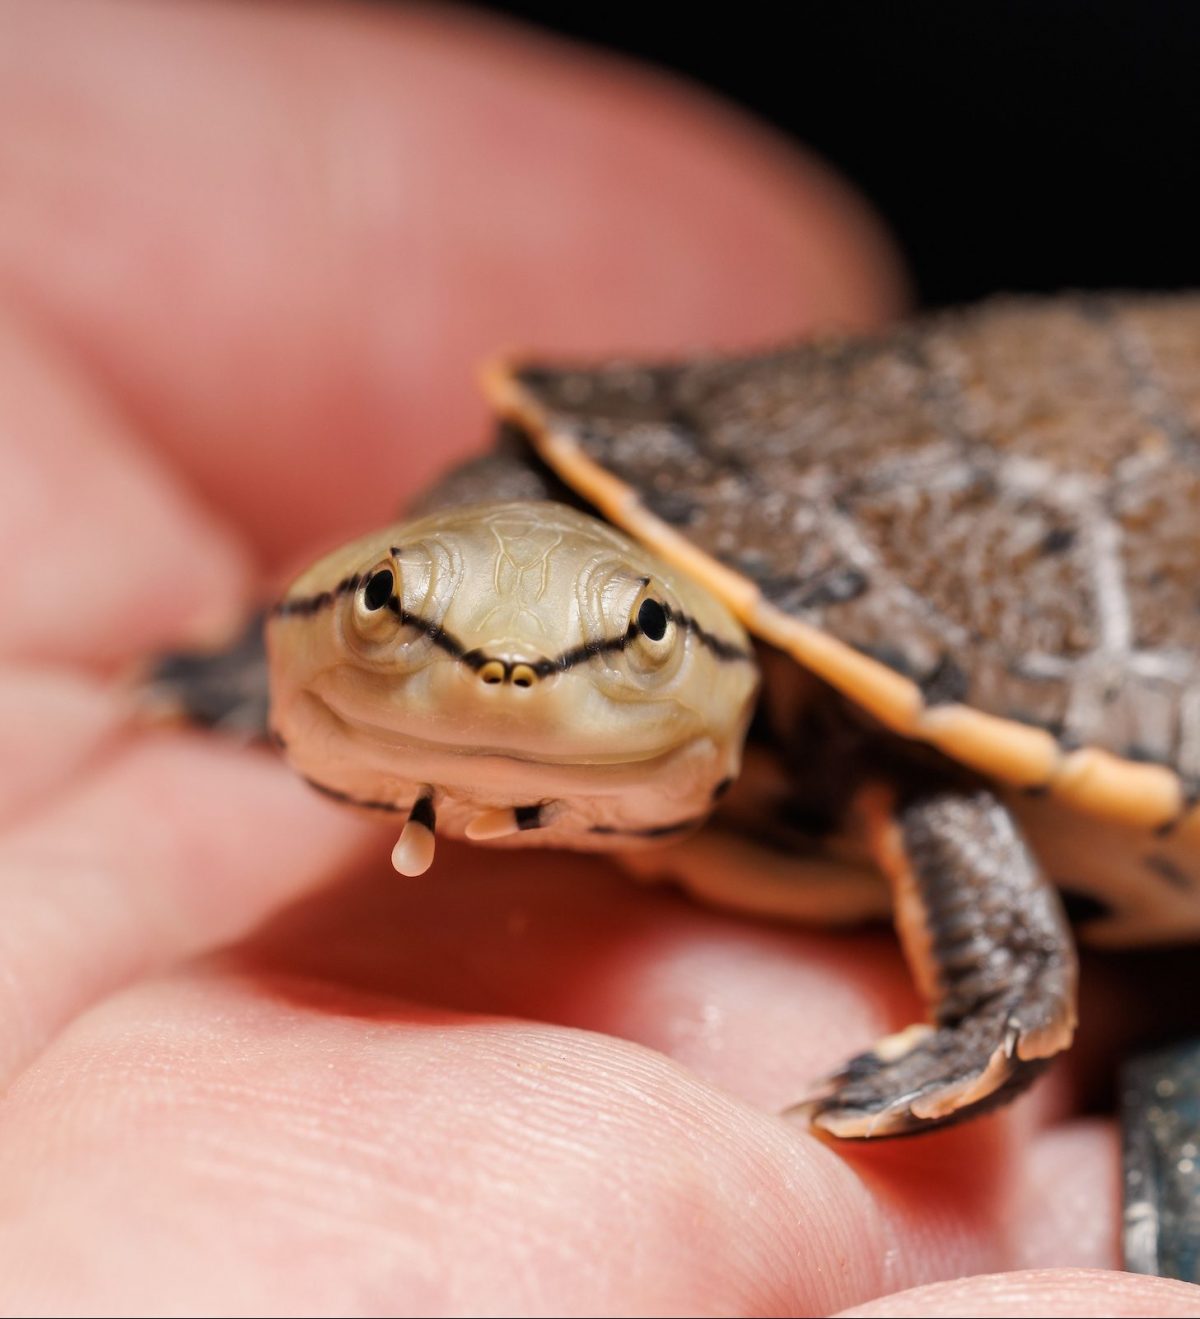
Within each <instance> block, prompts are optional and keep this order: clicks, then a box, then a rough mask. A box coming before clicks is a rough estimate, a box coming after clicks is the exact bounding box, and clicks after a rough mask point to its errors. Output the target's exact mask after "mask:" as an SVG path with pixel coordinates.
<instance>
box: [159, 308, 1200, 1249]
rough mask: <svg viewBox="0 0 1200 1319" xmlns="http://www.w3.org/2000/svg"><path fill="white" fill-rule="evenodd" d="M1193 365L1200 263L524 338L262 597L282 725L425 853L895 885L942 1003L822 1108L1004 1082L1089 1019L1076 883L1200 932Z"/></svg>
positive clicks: (289, 741)
mask: <svg viewBox="0 0 1200 1319" xmlns="http://www.w3.org/2000/svg"><path fill="white" fill-rule="evenodd" d="M1197 381H1200V298H1197V297H1195V296H1194V295H1184V296H1175V297H1169V296H1159V297H1132V296H1120V297H1106V296H1098V295H1097V296H1088V297H1075V298H1062V299H1053V300H1033V299H1007V300H1005V299H1000V300H996V301H994V302H990V303H986V304H984V305H983V306H981V307H977V308H968V309H965V310H961V311H954V312H947V313H941V314H938V315H935V316H932V317H929V318H927V319H925V320H923V321H920V322H917V323H914V324H912V325H908V326H902V327H900V328H898V329H896V330H894V331H892V332H890V333H888V334H885V335H881V336H878V337H876V338H868V339H830V340H828V341H824V342H818V343H808V344H800V345H798V346H796V347H793V348H787V349H783V350H780V351H778V352H774V353H767V354H761V355H757V356H752V357H746V358H741V359H711V360H697V361H691V362H682V363H675V364H662V365H653V364H652V365H640V364H628V363H610V364H604V365H600V366H585V367H572V366H565V367H560V366H553V367H543V366H537V365H529V364H501V365H499V366H496V367H494V368H493V369H491V370H490V371H489V372H488V373H487V374H486V377H485V387H486V389H487V392H488V395H489V397H490V400H491V402H492V404H493V406H494V407H495V409H496V411H497V412H498V413H499V414H500V416H501V418H502V419H503V424H502V426H501V430H500V438H499V441H498V443H497V445H496V448H495V450H494V451H493V452H492V453H491V454H489V455H487V456H485V457H483V458H480V459H478V460H476V461H475V462H473V463H470V464H468V465H466V466H465V467H463V468H461V469H459V470H458V471H456V472H453V473H451V474H450V475H448V476H447V477H446V478H444V479H443V481H442V482H441V483H440V484H439V485H438V486H437V487H436V488H435V489H434V490H432V491H431V492H430V493H429V494H428V495H427V496H426V497H425V498H424V499H423V501H422V503H421V506H420V509H419V516H418V517H417V518H416V520H415V521H414V522H411V523H407V524H402V525H400V526H398V527H395V528H390V529H388V530H386V531H384V532H382V533H379V534H378V535H376V536H373V537H368V538H365V539H364V540H362V541H358V542H355V544H353V545H351V546H349V547H347V548H346V549H345V550H343V551H339V552H338V553H337V554H334V555H332V556H330V557H329V558H327V559H325V560H323V561H322V562H321V563H320V564H318V565H316V566H315V567H314V568H313V569H311V570H310V571H309V572H308V573H306V574H305V575H304V576H303V577H302V578H301V579H299V580H298V581H297V582H296V583H294V584H293V585H292V586H291V588H289V590H288V592H287V594H286V596H285V597H284V599H283V600H282V601H281V602H280V603H279V604H278V605H277V606H276V607H275V609H274V610H273V612H272V616H271V618H270V621H269V624H268V633H269V641H270V649H271V657H272V658H271V664H272V686H273V694H272V709H273V715H272V719H273V721H274V726H275V729H276V732H277V734H278V735H279V737H280V739H281V740H282V741H283V742H285V743H286V750H287V754H288V755H289V756H290V757H291V758H292V760H293V762H294V763H295V764H296V765H297V767H298V768H299V769H300V770H301V772H302V773H304V774H305V775H306V777H308V778H310V779H311V780H312V781H313V782H315V783H317V784H319V785H321V786H322V787H324V788H325V790H326V791H331V792H332V793H333V794H334V795H336V796H338V797H340V798H342V799H346V800H350V801H352V802H354V803H355V804H357V805H360V806H366V807H369V808H372V809H381V810H400V811H403V812H404V813H405V814H406V816H407V818H408V821H409V822H408V824H407V826H406V828H405V831H404V837H403V839H402V841H401V844H400V845H399V849H398V853H397V860H398V864H399V865H400V866H401V868H402V869H408V870H414V869H418V868H420V867H421V866H422V865H423V864H424V863H425V862H426V861H427V860H428V859H429V856H430V852H431V840H432V826H433V823H434V816H435V815H436V826H437V829H438V831H439V832H445V831H449V832H456V833H458V834H460V835H462V836H474V837H475V838H476V840H479V841H488V842H495V843H499V844H500V845H525V844H544V843H554V844H558V845H564V846H572V847H580V846H583V847H597V846H605V847H608V846H612V847H616V848H618V849H620V850H623V851H628V854H629V859H630V860H631V862H632V863H633V864H634V865H635V867H636V868H637V869H638V870H639V871H641V873H642V874H643V875H647V874H652V875H657V876H661V877H665V878H672V879H677V880H680V881H682V882H683V883H684V884H685V885H687V886H689V887H690V888H692V889H693V890H694V891H695V892H697V893H698V894H701V895H703V896H704V897H705V898H707V899H712V900H716V901H718V902H720V903H722V904H723V905H726V906H731V907H741V908H744V909H747V910H750V911H754V912H756V913H759V914H768V915H774V916H780V917H789V918H797V919H804V920H808V921H824V922H827V923H844V922H848V921H851V920H857V919H861V918H863V917H864V916H868V915H872V914H878V913H880V912H882V911H885V910H887V909H888V908H889V907H890V909H891V911H892V913H893V916H894V920H895V923H896V928H897V931H898V933H899V936H900V940H901V943H902V945H903V948H904V952H905V954H906V956H907V959H908V962H909V964H910V966H911V968H912V971H913V974H914V978H915V980H916V982H917V985H918V987H919V989H920V990H921V992H922V995H923V996H924V998H925V1000H926V1002H927V1004H928V1009H929V1021H928V1023H926V1024H925V1025H924V1026H921V1027H919V1028H911V1029H906V1030H901V1031H899V1032H897V1033H896V1034H894V1035H892V1036H889V1037H888V1038H886V1039H884V1040H881V1041H879V1042H878V1043H877V1044H876V1045H875V1046H874V1047H873V1048H871V1049H868V1050H867V1051H865V1052H864V1053H861V1054H859V1055H858V1056H857V1057H855V1058H854V1059H852V1060H851V1061H850V1062H849V1063H848V1064H847V1065H846V1066H845V1067H844V1068H843V1069H841V1070H840V1071H839V1072H838V1073H836V1074H835V1075H834V1076H832V1077H830V1078H828V1079H827V1080H826V1081H824V1082H823V1083H820V1084H818V1085H816V1086H810V1087H809V1088H808V1089H809V1098H808V1099H807V1100H806V1101H805V1102H804V1103H803V1104H802V1105H801V1106H800V1111H801V1112H802V1113H803V1114H804V1115H805V1116H806V1117H807V1119H808V1120H809V1121H811V1122H812V1123H813V1124H814V1125H815V1126H817V1127H818V1128H819V1129H821V1130H823V1131H825V1132H828V1133H830V1134H832V1135H837V1136H839V1137H842V1138H855V1139H866V1138H875V1137H880V1136H887V1135H899V1134H910V1133H916V1132H921V1131H927V1130H932V1129H935V1128H937V1127H940V1126H945V1125H947V1124H948V1123H951V1122H956V1121H960V1120H962V1119H963V1118H965V1117H970V1116H972V1115H974V1114H978V1113H982V1112H986V1111H988V1110H989V1109H991V1108H993V1107H995V1106H996V1105H997V1104H999V1103H1002V1102H1005V1101H1006V1100H1008V1099H1009V1098H1011V1097H1012V1096H1013V1095H1015V1094H1017V1093H1019V1092H1020V1091H1021V1090H1022V1089H1023V1088H1024V1087H1025V1086H1026V1085H1028V1084H1029V1082H1030V1081H1031V1080H1032V1079H1033V1078H1034V1077H1035V1076H1036V1075H1038V1073H1039V1072H1040V1071H1041V1070H1043V1069H1044V1067H1045V1066H1046V1064H1047V1062H1048V1060H1049V1059H1050V1058H1052V1057H1053V1056H1054V1055H1055V1054H1056V1053H1058V1052H1060V1051H1061V1050H1063V1049H1065V1048H1066V1047H1067V1046H1068V1045H1069V1044H1070V1042H1071V1038H1072V1034H1073V1031H1074V1026H1075V988H1076V958H1075V951H1074V939H1073V934H1072V931H1071V929H1070V927H1069V925H1068V923H1067V921H1066V918H1065V916H1064V913H1063V907H1062V904H1061V903H1060V901H1059V897H1058V892H1057V889H1058V886H1060V885H1061V886H1062V887H1063V888H1069V889H1070V890H1072V892H1073V895H1074V897H1075V898H1076V899H1080V898H1081V899H1083V901H1082V902H1078V901H1077V902H1076V906H1078V907H1080V908H1081V909H1084V910H1086V911H1087V913H1088V920H1087V921H1086V923H1085V924H1083V926H1082V928H1081V930H1080V934H1081V937H1083V938H1085V939H1088V940H1091V941H1092V942H1095V943H1098V944H1107V945H1110V946H1113V945H1134V944H1148V943H1155V942H1167V941H1169V942H1180V941H1181V940H1189V939H1197V938H1200V808H1198V807H1197V803H1198V802H1200V609H1198V608H1197V594H1196V592H1197V583H1198V582H1200V535H1198V534H1197V527H1198V526H1200V388H1198V386H1197ZM497 500H499V501H501V502H500V503H497V502H496V501H497ZM597 519H600V520H597ZM747 636H749V637H750V638H751V639H752V640H751V641H748V640H747ZM752 648H753V651H756V652H757V654H758V658H759V660H760V662H761V664H762V670H763V673H764V674H765V676H764V678H763V680H762V689H761V696H760V698H759V702H758V707H757V711H756V713H755V717H754V719H753V723H752V727H751V732H750V741H749V753H748V755H747V767H748V768H752V771H753V772H752V773H746V774H743V775H742V776H741V778H740V780H738V781H737V782H736V783H734V780H735V779H737V778H738V767H739V761H740V758H741V743H742V736H743V733H744V731H745V729H746V727H747V723H748V722H749V718H750V708H751V705H752V703H753V701H754V692H755V688H756V683H757V681H758V680H757V677H756V666H755V663H754V656H753V653H752ZM177 686H178V687H179V688H180V689H181V690H183V694H184V696H185V698H186V696H187V694H188V693H187V690H186V688H187V684H185V683H182V682H181V683H178V684H177ZM211 695H212V693H211V691H208V692H206V694H205V699H206V700H207V701H209V706H210V707H211V700H210V698H211ZM493 698H495V699H493ZM321 719H324V720H325V721H326V722H325V724H324V725H320V726H319V721H320V720H321ZM306 721H307V722H306ZM367 729H369V730H371V732H370V734H369V735H367V734H366V733H365V732H364V730H367ZM417 747H419V748H420V751H419V752H418V751H415V750H414V748H417ZM406 748H407V750H406ZM430 748H434V749H435V751H436V754H435V752H434V751H431V750H430ZM439 757H440V758H441V760H440V761H438V758H439ZM434 762H437V763H434ZM731 784H733V786H732V789H731V790H730V791H729V792H728V793H726V789H729V788H730V785H731ZM718 800H719V801H720V804H719V806H718V808H717V810H716V812H715V814H714V816H713V819H712V821H711V826H712V827H711V828H709V829H706V830H705V832H704V833H703V834H702V835H701V836H699V837H697V838H691V839H689V838H688V834H689V832H690V831H691V830H692V829H693V828H694V827H695V826H696V825H697V824H698V823H699V822H700V821H701V820H702V819H703V818H704V816H705V815H706V814H707V813H708V812H709V811H710V810H711V808H712V807H713V805H714V803H715V802H717V801H718ZM533 823H536V825H537V827H529V826H530V825H531V824H533ZM664 839H665V840H668V841H675V843H676V845H675V846H673V847H669V848H664V849H662V850H661V851H659V852H658V853H656V854H655V856H654V857H653V858H650V859H648V858H647V857H646V856H645V855H643V854H642V853H641V851H640V850H639V849H641V848H642V847H643V846H644V845H645V844H646V843H648V842H656V841H663V840H664ZM405 840H407V841H405ZM834 862H836V865H835V864H834ZM1193 1256H1194V1257H1200V1252H1195V1251H1194V1252H1193Z"/></svg>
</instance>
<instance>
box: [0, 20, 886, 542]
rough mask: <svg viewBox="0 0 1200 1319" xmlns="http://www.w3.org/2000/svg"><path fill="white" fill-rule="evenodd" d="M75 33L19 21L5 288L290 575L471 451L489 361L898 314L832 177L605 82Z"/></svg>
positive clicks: (211, 37) (236, 44)
mask: <svg viewBox="0 0 1200 1319" xmlns="http://www.w3.org/2000/svg"><path fill="white" fill-rule="evenodd" d="M66 16H67V10H66V7H65V6H63V5H62V4H61V0H60V2H59V3H49V2H48V0H26V3H23V4H21V3H17V4H10V5H9V6H8V7H7V9H6V30H5V41H4V43H3V45H2V47H0V187H2V188H3V191H4V195H5V197H6V199H7V204H6V206H5V207H4V209H3V212H2V213H0V275H2V277H3V279H4V281H5V283H6V286H7V287H9V288H10V289H11V290H13V293H14V295H15V296H16V297H18V298H19V299H20V302H21V304H22V305H23V306H25V307H27V308H29V309H31V310H32V311H34V312H35V313H36V314H37V316H38V317H39V318H42V319H44V320H46V321H47V322H49V323H50V324H52V325H54V326H55V329H56V332H57V333H58V334H60V335H61V337H62V338H63V340H64V341H65V342H66V343H68V344H69V345H70V346H71V347H72V349H73V350H74V351H75V352H76V353H78V354H79V356H80V358H81V359H82V360H83V361H85V362H87V363H88V364H89V366H90V367H93V368H94V369H96V370H97V371H99V372H100V373H101V374H102V376H103V378H104V380H105V381H106V383H107V384H108V385H109V386H110V387H111V388H112V389H113V390H114V392H115V394H116V397H117V398H118V399H119V400H120V403H121V405H122V406H123V407H124V408H126V409H128V411H129V413H130V415H132V416H134V417H136V418H137V420H138V422H139V423H140V425H141V427H142V429H143V430H144V431H145V432H146V433H147V434H149V435H152V436H154V437H155V438H156V439H157V440H159V441H161V443H162V444H163V445H164V446H165V447H166V450H167V451H168V452H169V453H171V454H172V455H173V456H174V457H175V458H176V459H177V460H178V461H179V462H180V463H181V464H182V465H183V467H184V468H185V470H186V471H187V472H189V473H190V474H191V475H192V476H193V477H194V478H195V480H196V481H197V482H198V483H199V486H200V488H201V489H202V490H203V491H204V492H205V494H206V495H207V496H208V497H209V498H211V499H212V500H213V501H214V503H216V504H218V505H219V506H220V507H222V508H224V509H225V510H227V511H229V512H231V513H232V514H234V515H235V516H236V517H237V519H238V520H239V522H240V525H241V526H242V527H243V529H244V530H245V531H246V532H247V534H251V535H253V536H254V537H256V538H257V540H258V542H259V543H260V544H262V545H265V546H267V547H268V548H270V549H271V550H273V551H275V552H277V553H280V554H286V553H287V552H289V551H290V550H292V549H294V548H295V547H296V546H297V545H299V544H302V543H303V544H310V543H311V542H312V541H314V540H316V539H323V538H328V537H330V536H333V535H335V534H340V533H341V532H343V531H345V530H346V529H347V528H349V527H351V526H353V527H361V526H362V525H363V523H364V521H366V520H370V519H379V518H386V517H388V516H390V515H392V513H393V512H394V509H395V507H396V505H397V503H398V501H399V499H400V497H401V495H402V493H403V492H404V491H411V490H413V489H415V488H416V487H417V486H419V485H420V484H421V483H422V482H423V481H424V480H425V479H426V478H427V477H428V476H429V474H430V473H431V472H432V471H433V470H435V468H440V467H441V466H443V465H444V464H445V463H446V461H447V458H448V457H449V456H450V455H451V454H453V453H456V452H461V451H462V449H463V448H464V447H465V446H466V445H468V444H470V443H472V442H475V441H476V440H477V437H478V434H479V431H480V426H481V423H482V421H483V412H482V409H481V406H480V404H479V402H478V399H477V396H476V394H475V391H474V390H473V388H472V386H471V378H472V374H473V372H474V370H475V369H476V366H477V364H478V362H479V360H480V359H481V357H482V356H484V355H486V354H491V353H494V352H495V351H496V350H497V349H498V348H501V347H509V346H515V345H526V346H530V347H533V346H537V347H540V348H542V349H543V350H549V351H554V352H557V353H560V354H561V353H579V352H588V353H596V352H603V353H611V352H613V351H614V350H624V351H639V352H644V351H661V350H663V349H670V350H678V349H680V348H683V347H686V346H693V345H698V344H704V345H717V346H730V345H744V344H746V343H747V342H749V341H751V340H761V339H766V338H778V337H781V336H785V335H794V334H796V333H798V332H800V331H802V330H804V329H805V328H806V327H809V326H812V325H815V324H824V323H829V322H830V321H837V322H840V323H843V324H853V325H861V324H864V323H867V322H870V321H873V320H876V319H878V318H879V317H881V316H883V315H885V314H887V313H888V312H890V311H892V310H893V309H894V308H895V306H896V304H897V302H898V300H899V294H898V283H897V279H896V276H895V262H894V260H893V257H892V255H891V252H890V250H889V249H888V247H887V245H886V244H885V242H884V240H883V239H882V238H881V236H880V233H879V230H878V228H877V226H876V225H875V224H874V222H873V221H872V220H871V219H870V218H869V217H868V216H867V214H866V212H865V210H864V209H863V207H862V205H861V203H860V202H858V201H857V200H856V199H855V198H854V197H853V196H852V195H851V194H850V193H849V192H848V191H847V190H846V189H845V188H844V187H843V186H842V185H840V184H839V183H838V182H836V181H835V179H834V178H833V177H832V176H831V175H830V174H829V173H828V172H827V171H826V170H825V169H824V168H822V167H820V166H819V165H817V164H816V163H815V162H814V161H813V160H812V159H811V158H809V157H806V156H804V155H802V154H801V153H799V152H798V151H796V150H793V149H789V148H785V147H783V146H782V145H780V144H779V143H778V142H777V141H775V140H773V139H771V138H770V137H769V136H768V135H766V134H765V133H764V132H763V131H762V130H761V129H758V128H755V127H753V126H751V125H749V124H747V123H746V122H745V121H744V120H743V119H741V118H739V117H737V116H736V115H734V114H733V113H731V112H730V111H728V110H726V109H724V108H721V107H719V106H718V105H716V104H714V102H712V101H711V100H709V99H707V98H705V97H703V96H702V95H699V94H697V93H694V92H691V91H688V90H686V89H685V88H684V87H683V86H682V85H680V84H679V83H676V82H671V81H668V80H667V79H664V78H661V77H656V76H654V75H651V74H649V73H647V72H645V71H641V70H637V69H635V68H633V67H631V66H629V65H626V64H623V63H620V62H618V61H616V60H614V59H611V58H607V57H603V56H600V55H597V54H596V53H595V52H589V51H584V50H582V49H579V48H575V47H572V46H567V45H560V44H557V43H554V42H552V41H550V40H548V39H545V38H540V37H532V36H529V35H527V34H522V33H520V32H519V31H517V30H514V29H510V28H507V27H505V26H501V25H499V24H497V23H494V22H490V21H485V20H482V19H480V18H478V17H476V16H468V15H466V14H461V13H448V12H446V11H444V10H429V11H422V10H411V9H410V10H403V11H399V12H390V13H385V12H383V11H380V10H367V9H359V10H356V9H351V8H348V7H342V6H339V7H336V8H335V7H332V6H331V7H328V8H323V7H320V6H316V5H311V6H302V7H292V8H289V9H284V8H282V7H280V6H253V5H248V4H247V5H225V6H218V5H189V4H175V5H145V4H129V3H126V4H114V3H93V4H91V5H88V6H85V7H82V8H81V7H78V6H71V7H70V9H69V18H70V21H69V22H68V21H65V19H66ZM161 70H170V76H169V79H168V78H166V77H159V76H157V74H156V73H155V71H161ZM147 79H149V83H148V82H147ZM148 86H151V87H153V89H154V90H153V95H154V110H155V112H154V114H152V115H147V114H146V112H145V108H146V103H147V102H146V97H147V94H148V92H147V87H148ZM80 216H86V217H87V223H86V224H80V223H79V222H78V217H80ZM181 313H182V314H181Z"/></svg>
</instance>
